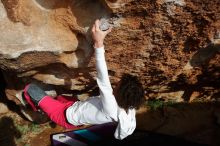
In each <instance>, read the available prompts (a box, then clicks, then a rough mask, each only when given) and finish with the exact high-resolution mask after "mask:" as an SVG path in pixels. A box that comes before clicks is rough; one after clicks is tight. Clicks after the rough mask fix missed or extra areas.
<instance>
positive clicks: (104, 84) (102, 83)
mask: <svg viewBox="0 0 220 146" xmlns="http://www.w3.org/2000/svg"><path fill="white" fill-rule="evenodd" d="M104 53H105V50H104V47H101V48H96V49H95V58H96V70H97V79H96V80H97V84H98V86H99V90H100V98H101V102H102V105H103V112H104V113H105V114H107V115H108V116H110V117H111V118H113V119H114V120H115V121H117V109H118V105H117V102H116V99H115V96H114V95H113V90H112V87H111V83H110V80H109V76H108V70H107V65H106V61H105V54H104Z"/></svg>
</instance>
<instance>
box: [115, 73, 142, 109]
mask: <svg viewBox="0 0 220 146" xmlns="http://www.w3.org/2000/svg"><path fill="white" fill-rule="evenodd" d="M115 96H116V97H115V98H116V101H117V103H118V105H119V107H121V108H124V109H125V110H126V111H127V110H128V109H129V108H135V109H138V108H139V107H140V106H141V104H142V103H143V101H144V89H143V86H142V84H141V83H140V81H139V80H138V78H137V77H136V76H133V75H130V74H123V76H122V78H121V80H120V82H119V85H118V86H117V87H116V95H115Z"/></svg>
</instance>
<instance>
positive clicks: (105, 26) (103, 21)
mask: <svg viewBox="0 0 220 146" xmlns="http://www.w3.org/2000/svg"><path fill="white" fill-rule="evenodd" d="M99 28H100V29H101V30H102V31H106V30H108V29H109V28H110V23H109V21H108V19H106V18H102V19H100V26H99Z"/></svg>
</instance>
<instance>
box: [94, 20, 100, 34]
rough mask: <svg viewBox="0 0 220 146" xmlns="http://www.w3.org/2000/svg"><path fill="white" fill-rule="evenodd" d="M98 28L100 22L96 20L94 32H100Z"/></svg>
mask: <svg viewBox="0 0 220 146" xmlns="http://www.w3.org/2000/svg"><path fill="white" fill-rule="evenodd" d="M99 26H100V21H99V19H97V20H96V21H95V30H96V31H100V28H99Z"/></svg>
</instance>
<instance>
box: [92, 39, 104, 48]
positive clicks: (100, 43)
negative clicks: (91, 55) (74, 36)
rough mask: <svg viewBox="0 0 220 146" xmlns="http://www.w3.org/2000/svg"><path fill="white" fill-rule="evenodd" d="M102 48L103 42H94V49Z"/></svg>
mask: <svg viewBox="0 0 220 146" xmlns="http://www.w3.org/2000/svg"><path fill="white" fill-rule="evenodd" d="M103 46H104V43H103V41H96V42H95V43H94V48H101V47H103Z"/></svg>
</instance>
